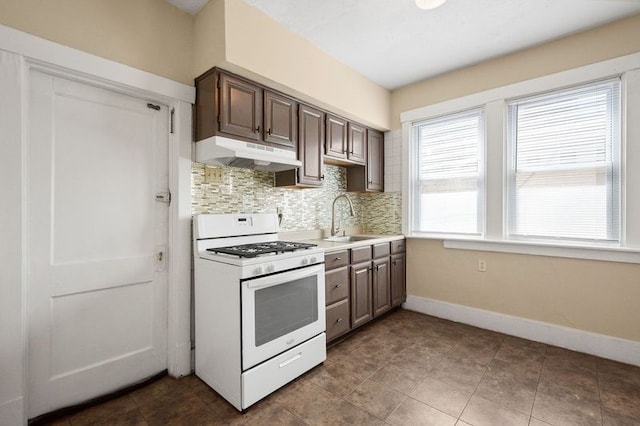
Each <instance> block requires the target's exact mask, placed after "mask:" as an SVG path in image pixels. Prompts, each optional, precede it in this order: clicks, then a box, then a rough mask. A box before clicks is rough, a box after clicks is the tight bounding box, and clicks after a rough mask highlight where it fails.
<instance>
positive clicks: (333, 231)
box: [331, 194, 355, 237]
mask: <svg viewBox="0 0 640 426" xmlns="http://www.w3.org/2000/svg"><path fill="white" fill-rule="evenodd" d="M340 198H344V199H345V200H347V201H348V202H349V210H350V213H349V216H355V213H354V212H353V204H352V203H351V199H350V198H349V197H347V195H346V194H341V195H338V196H337V197H336V198H335V199H334V200H333V206H332V207H331V236H332V237H333V236H335V235H336V234H337V233H338V231H339V230H340V225H338V226H336V225H335V223H336V201H338V200H339V199H340Z"/></svg>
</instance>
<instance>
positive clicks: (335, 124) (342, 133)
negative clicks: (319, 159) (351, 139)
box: [324, 114, 348, 160]
mask: <svg viewBox="0 0 640 426" xmlns="http://www.w3.org/2000/svg"><path fill="white" fill-rule="evenodd" d="M325 123H326V130H325V147H324V153H325V157H326V158H327V159H331V158H335V159H339V160H346V159H347V149H348V143H347V124H348V123H347V120H345V119H344V118H340V117H337V116H335V115H332V114H327V118H326V120H325Z"/></svg>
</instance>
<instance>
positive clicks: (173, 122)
mask: <svg viewBox="0 0 640 426" xmlns="http://www.w3.org/2000/svg"><path fill="white" fill-rule="evenodd" d="M175 123H176V109H175V108H171V125H170V126H169V133H171V134H173V132H174V129H175Z"/></svg>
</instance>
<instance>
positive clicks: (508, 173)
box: [504, 75, 624, 247]
mask: <svg viewBox="0 0 640 426" xmlns="http://www.w3.org/2000/svg"><path fill="white" fill-rule="evenodd" d="M609 82H615V83H616V84H617V90H618V93H617V103H618V105H617V109H618V110H617V112H618V113H619V117H617V118H618V120H617V122H616V123H615V124H614V127H615V128H614V129H613V130H614V131H615V132H616V133H617V135H615V136H612V145H613V146H612V148H611V164H612V166H611V167H612V170H611V172H610V173H608V174H607V181H608V182H607V185H611V186H610V188H613V187H616V184H617V189H618V191H617V192H616V191H611V193H610V194H607V196H608V197H609V196H610V197H611V199H610V200H609V201H610V202H608V203H607V209H611V208H612V204H614V203H615V204H617V209H618V211H617V212H615V216H617V217H616V218H615V219H614V220H615V221H616V222H617V224H616V225H617V228H616V229H615V230H612V229H607V233H608V235H611V233H612V232H615V233H617V238H615V239H607V240H605V239H602V240H595V239H594V240H591V239H588V238H563V237H551V236H540V235H538V236H536V235H531V236H527V235H520V234H517V233H515V232H514V229H515V228H514V227H515V221H516V220H517V209H516V208H515V202H516V189H515V186H516V175H517V170H516V165H517V142H518V141H517V137H516V132H517V123H515V125H514V126H512V123H514V121H513V120H515V119H514V118H513V117H512V114H513V109H512V106H513V105H514V104H515V103H517V102H519V101H525V102H526V101H529V100H534V99H536V98H543V97H545V96H554V95H559V94H561V93H562V92H567V93H568V92H571V91H574V90H577V89H580V88H586V87H589V86H595V85H597V84H603V83H609ZM622 91H623V85H622V77H621V75H616V76H612V77H608V78H604V79H597V80H594V81H588V82H583V83H580V84H575V85H570V86H565V87H559V88H555V89H553V90H549V91H545V92H542V93H532V94H529V95H525V96H519V97H514V98H511V99H506V100H505V111H504V112H505V117H506V119H505V122H504V123H505V124H504V131H505V143H506V148H505V152H506V158H507V161H506V165H505V169H506V170H505V180H506V186H505V193H504V196H505V200H506V201H505V217H504V225H505V235H504V238H505V240H509V241H517V242H527V241H529V242H534V243H535V242H538V243H551V244H557V245H567V244H569V245H584V246H593V247H620V246H621V245H620V244H621V240H622V218H621V212H622V209H623V206H622V203H621V196H622V185H621V184H620V175H621V158H622V116H623V115H624V112H623V107H622V102H621V98H622ZM551 169H552V168H549V169H547V171H551ZM616 181H617V182H616ZM612 217H613V214H612Z"/></svg>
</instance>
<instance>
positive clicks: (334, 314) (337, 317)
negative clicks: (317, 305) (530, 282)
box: [326, 299, 350, 342]
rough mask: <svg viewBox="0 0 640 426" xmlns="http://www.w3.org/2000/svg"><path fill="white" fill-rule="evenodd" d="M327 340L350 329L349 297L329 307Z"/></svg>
mask: <svg viewBox="0 0 640 426" xmlns="http://www.w3.org/2000/svg"><path fill="white" fill-rule="evenodd" d="M326 318H327V341H328V342H329V341H331V340H333V339H335V338H336V337H338V336H342V335H343V334H344V333H346V332H347V331H349V328H350V327H349V299H345V300H343V301H342V302H338V303H334V304H333V305H331V306H328V307H327V317H326Z"/></svg>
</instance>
